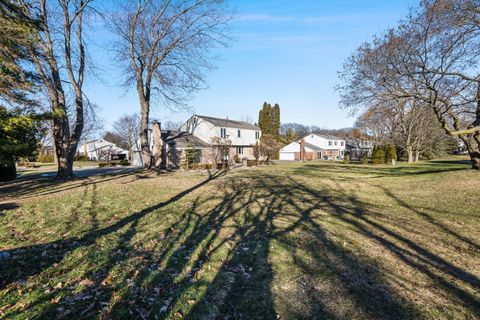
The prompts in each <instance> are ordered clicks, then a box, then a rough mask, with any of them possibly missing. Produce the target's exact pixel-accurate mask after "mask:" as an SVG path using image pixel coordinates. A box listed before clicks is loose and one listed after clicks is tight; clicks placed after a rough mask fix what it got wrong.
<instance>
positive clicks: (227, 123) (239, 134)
mask: <svg viewBox="0 0 480 320" xmlns="http://www.w3.org/2000/svg"><path fill="white" fill-rule="evenodd" d="M180 131H185V132H188V133H190V134H192V135H193V136H195V137H197V138H199V139H200V140H202V141H203V142H205V143H208V144H210V143H211V139H212V138H214V137H219V138H225V139H229V140H230V141H231V142H232V149H231V152H230V158H232V157H234V156H235V155H238V156H239V157H240V159H252V160H253V159H255V157H254V154H253V146H254V145H255V143H256V142H257V141H259V139H260V137H261V134H262V133H261V130H260V128H259V127H258V126H256V125H253V124H251V123H248V122H244V121H238V120H230V119H228V118H227V119H220V118H214V117H207V116H200V115H194V116H192V117H191V118H190V119H189V120H188V121H187V122H185V124H183V125H182V126H181V127H180Z"/></svg>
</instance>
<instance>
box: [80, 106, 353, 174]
mask: <svg viewBox="0 0 480 320" xmlns="http://www.w3.org/2000/svg"><path fill="white" fill-rule="evenodd" d="M153 126H160V124H159V123H157V122H154V123H153V124H152V127H151V128H150V129H149V136H148V140H149V146H150V150H153V148H154V146H153V141H152V140H153V139H152V128H153ZM157 132H158V131H157ZM160 132H161V134H159V135H161V140H162V148H163V150H162V152H165V155H166V157H165V160H166V162H167V163H166V164H167V166H169V167H179V166H180V165H181V164H182V163H183V162H185V159H186V150H188V149H190V150H192V149H194V150H195V151H196V152H195V158H196V159H195V162H196V163H208V162H210V159H208V156H209V152H210V149H211V147H212V143H213V142H212V139H214V138H216V137H218V138H223V139H228V140H229V141H230V142H231V147H230V150H229V154H225V155H221V157H222V159H221V160H226V161H232V160H233V159H239V160H254V159H255V155H254V146H255V144H256V143H257V142H259V141H260V138H261V136H262V131H261V129H260V128H259V127H258V126H256V125H253V124H251V123H247V122H244V121H238V120H231V119H228V118H227V119H221V118H214V117H209V116H202V115H194V116H192V117H191V118H190V119H188V121H186V122H185V123H184V124H183V125H182V126H181V127H180V128H179V129H178V130H160ZM345 149H346V142H345V140H343V139H341V138H338V137H335V136H332V135H321V134H309V135H307V136H305V137H303V138H302V139H300V140H298V141H294V142H292V143H290V144H288V145H287V146H285V147H283V148H282V149H281V150H280V157H279V158H280V160H288V161H300V160H317V159H322V160H341V159H343V157H344V156H345ZM79 153H80V154H81V155H85V156H87V157H88V158H89V159H90V160H97V161H102V160H106V158H107V157H109V156H110V159H112V158H113V157H114V158H116V159H129V160H130V161H131V162H132V164H134V165H138V166H143V159H142V155H141V148H140V142H139V141H137V143H136V146H135V147H134V148H133V150H124V149H122V148H119V147H118V146H116V145H115V144H113V143H112V142H109V141H106V140H104V139H96V140H92V141H89V142H87V143H85V144H83V145H81V146H80V150H79ZM130 157H131V159H130Z"/></svg>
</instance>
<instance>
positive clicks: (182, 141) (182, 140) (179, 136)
mask: <svg viewBox="0 0 480 320" xmlns="http://www.w3.org/2000/svg"><path fill="white" fill-rule="evenodd" d="M162 140H164V141H166V142H167V143H168V144H169V145H172V144H173V145H175V147H177V148H180V149H183V148H189V147H195V148H199V149H202V148H207V147H209V144H208V143H206V142H204V141H203V140H201V139H199V138H197V137H195V136H194V135H192V134H191V133H188V132H184V131H176V130H162Z"/></svg>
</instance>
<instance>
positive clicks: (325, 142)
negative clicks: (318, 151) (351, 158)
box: [304, 134, 345, 151]
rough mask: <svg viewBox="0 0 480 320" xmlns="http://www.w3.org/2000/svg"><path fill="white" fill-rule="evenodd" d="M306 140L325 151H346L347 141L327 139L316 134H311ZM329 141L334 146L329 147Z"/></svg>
mask: <svg viewBox="0 0 480 320" xmlns="http://www.w3.org/2000/svg"><path fill="white" fill-rule="evenodd" d="M304 139H305V142H307V143H310V144H313V145H315V146H318V147H320V148H322V149H325V150H341V151H343V150H345V140H341V139H326V138H324V137H321V136H318V135H316V134H309V135H308V136H306V137H305V138H304ZM329 141H331V144H332V145H329ZM335 142H336V143H337V145H335ZM342 144H343V145H342Z"/></svg>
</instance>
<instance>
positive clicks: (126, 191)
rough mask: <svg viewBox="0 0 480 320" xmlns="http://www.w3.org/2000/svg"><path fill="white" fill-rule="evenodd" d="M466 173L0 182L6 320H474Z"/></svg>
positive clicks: (433, 165) (300, 172) (453, 165)
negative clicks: (413, 319) (320, 319)
mask: <svg viewBox="0 0 480 320" xmlns="http://www.w3.org/2000/svg"><path fill="white" fill-rule="evenodd" d="M469 167H470V166H469V164H462V163H459V162H453V161H432V162H423V163H420V164H418V165H415V166H407V165H405V164H400V165H398V166H396V167H387V166H385V167H372V166H362V165H344V164H338V163H332V162H309V163H282V164H278V165H275V166H270V167H262V168H252V169H245V170H236V171H231V172H229V173H227V174H218V175H216V176H214V177H211V178H209V177H208V175H207V173H181V172H178V173H172V174H165V175H159V176H157V175H155V174H143V173H141V174H139V173H131V174H122V175H114V176H100V177H95V178H90V179H82V180H76V181H73V182H69V183H51V182H49V181H37V182H32V181H28V180H19V181H18V182H16V183H13V184H12V183H10V184H2V185H0V203H1V204H0V210H1V212H0V222H1V223H0V251H1V252H2V253H0V256H3V258H0V259H1V260H0V318H5V319H62V318H64V319H76V318H98V319H133V318H138V319H163V318H169V319H180V318H185V319H216V318H220V319H311V318H327V319H408V318H416V319H418V318H428V319H479V318H480V240H479V235H480V172H473V171H472V170H468V169H469Z"/></svg>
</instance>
